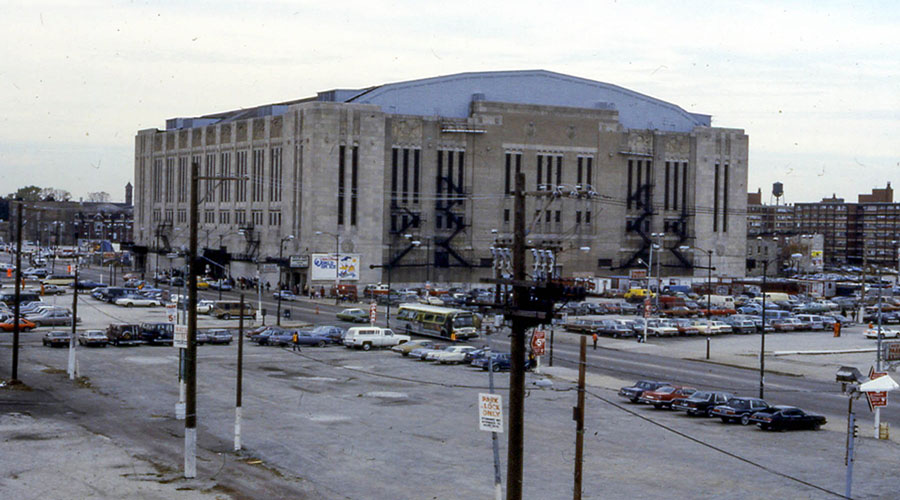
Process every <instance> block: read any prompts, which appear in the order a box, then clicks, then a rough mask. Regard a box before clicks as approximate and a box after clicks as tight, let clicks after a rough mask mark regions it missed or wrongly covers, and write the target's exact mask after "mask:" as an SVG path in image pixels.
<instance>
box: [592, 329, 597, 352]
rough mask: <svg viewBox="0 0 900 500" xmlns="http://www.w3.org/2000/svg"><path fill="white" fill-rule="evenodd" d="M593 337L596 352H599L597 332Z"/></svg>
mask: <svg viewBox="0 0 900 500" xmlns="http://www.w3.org/2000/svg"><path fill="white" fill-rule="evenodd" d="M593 337H594V350H595V351H596V350H597V332H594V335H593Z"/></svg>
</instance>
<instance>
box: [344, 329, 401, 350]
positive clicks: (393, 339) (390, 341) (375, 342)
mask: <svg viewBox="0 0 900 500" xmlns="http://www.w3.org/2000/svg"><path fill="white" fill-rule="evenodd" d="M409 340H410V337H409V335H401V334H397V333H394V331H393V330H391V329H390V328H381V327H377V326H355V327H353V328H350V329H348V330H347V333H345V334H344V346H345V347H347V348H351V347H356V348H359V349H362V350H363V351H368V350H369V349H371V348H373V347H393V346H395V345H400V344H405V343H407V342H409Z"/></svg>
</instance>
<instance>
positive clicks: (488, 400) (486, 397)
mask: <svg viewBox="0 0 900 500" xmlns="http://www.w3.org/2000/svg"><path fill="white" fill-rule="evenodd" d="M486 354H487V357H488V388H489V390H490V391H491V392H490V393H488V394H484V393H480V394H478V428H479V429H481V430H483V431H490V433H491V449H492V451H493V452H494V500H502V498H503V488H502V487H501V486H500V444H499V443H498V442H497V438H498V436H497V434H498V433H501V432H503V397H502V396H500V395H499V394H494V362H493V359H494V357H493V354H492V353H491V350H490V348H488V350H487V352H486Z"/></svg>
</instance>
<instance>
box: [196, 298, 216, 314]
mask: <svg viewBox="0 0 900 500" xmlns="http://www.w3.org/2000/svg"><path fill="white" fill-rule="evenodd" d="M214 307H216V301H214V300H207V299H203V300H198V301H197V313H198V314H209V313H211V312H212V310H213V308H214Z"/></svg>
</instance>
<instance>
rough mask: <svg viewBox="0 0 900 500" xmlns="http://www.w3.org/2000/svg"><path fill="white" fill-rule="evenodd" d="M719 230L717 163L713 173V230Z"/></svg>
mask: <svg viewBox="0 0 900 500" xmlns="http://www.w3.org/2000/svg"><path fill="white" fill-rule="evenodd" d="M718 231H719V164H718V163H716V166H715V173H714V174H713V232H718Z"/></svg>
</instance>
